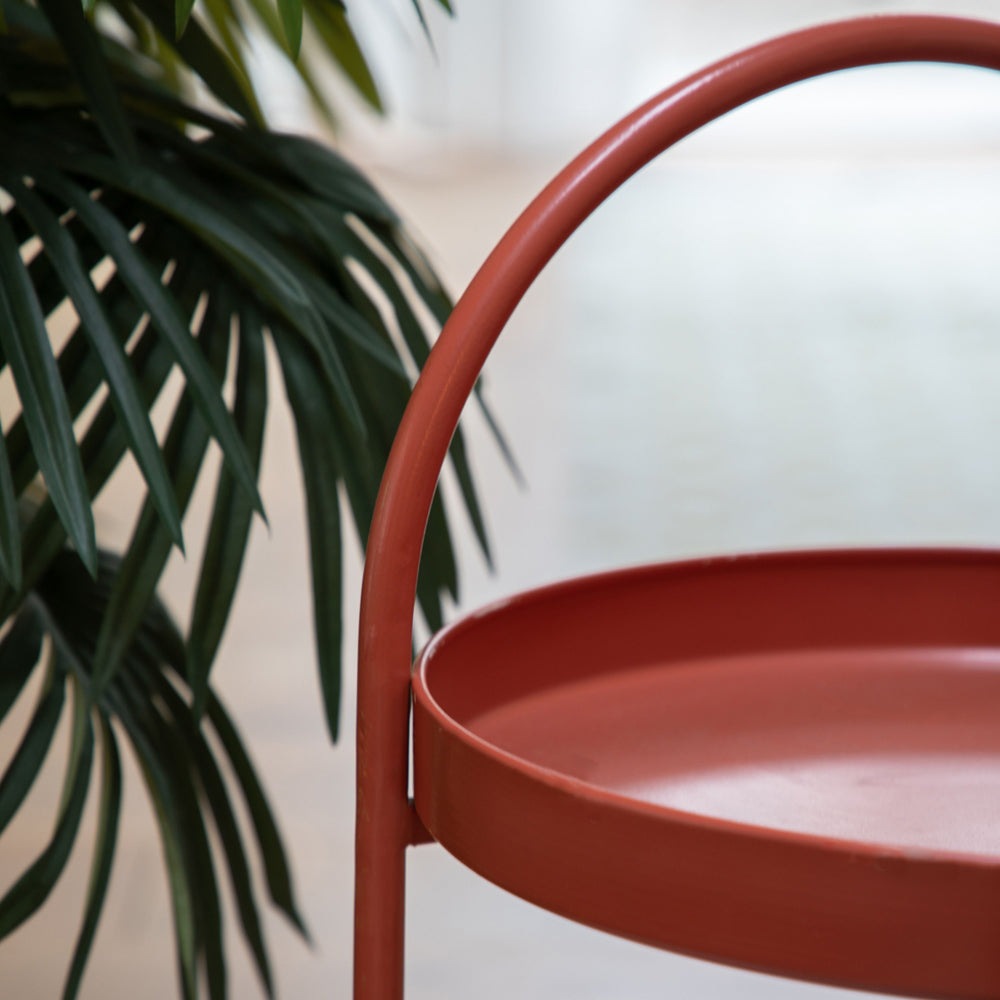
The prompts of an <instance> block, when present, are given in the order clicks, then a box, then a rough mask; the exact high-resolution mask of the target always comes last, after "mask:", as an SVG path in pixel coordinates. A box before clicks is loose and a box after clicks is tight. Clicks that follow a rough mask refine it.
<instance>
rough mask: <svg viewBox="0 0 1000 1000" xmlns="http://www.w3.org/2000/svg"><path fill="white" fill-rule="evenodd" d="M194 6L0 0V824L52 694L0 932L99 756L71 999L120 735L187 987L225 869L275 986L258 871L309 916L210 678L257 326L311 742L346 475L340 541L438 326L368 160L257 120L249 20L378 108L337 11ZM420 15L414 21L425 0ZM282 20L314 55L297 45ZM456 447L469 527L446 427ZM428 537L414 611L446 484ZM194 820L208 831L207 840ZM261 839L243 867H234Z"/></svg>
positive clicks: (252, 419) (66, 841)
mask: <svg viewBox="0 0 1000 1000" xmlns="http://www.w3.org/2000/svg"><path fill="white" fill-rule="evenodd" d="M439 2H441V3H442V4H443V5H444V6H447V3H446V0H439ZM192 8H193V0H177V2H176V5H175V4H174V2H173V0H101V2H100V3H96V0H84V2H83V5H82V6H81V2H80V0H38V2H37V4H35V3H30V2H27V0H3V3H2V11H3V14H4V16H5V26H4V31H3V34H2V35H0V190H2V194H0V209H2V212H0V352H2V358H0V361H2V364H3V365H4V366H5V367H9V369H10V373H11V375H12V378H13V383H14V385H15V387H16V391H17V398H18V400H19V406H18V407H17V408H16V409H15V411H14V412H13V413H12V414H10V415H8V417H7V418H6V419H5V425H6V426H7V428H8V429H7V431H6V433H5V434H4V435H0V577H2V579H0V616H2V620H3V622H4V623H5V624H4V631H3V634H2V639H0V721H2V720H3V718H4V717H5V716H7V715H8V713H9V710H10V709H11V708H12V706H13V705H14V704H15V702H17V701H18V700H19V698H20V697H21V696H22V695H23V697H28V696H29V694H28V692H29V690H30V689H35V690H37V694H36V695H35V697H36V702H35V704H34V706H33V708H32V709H31V711H30V712H29V715H28V721H27V724H26V726H25V727H24V730H23V733H22V734H20V739H19V742H18V745H17V748H16V750H15V752H14V753H13V755H12V756H11V758H10V759H9V760H8V761H7V762H5V765H0V766H2V770H3V773H2V778H0V833H2V831H3V829H4V828H5V827H6V826H7V824H8V823H9V821H10V820H11V818H12V817H13V816H14V815H15V814H16V813H17V812H18V809H19V807H20V806H21V805H22V803H23V802H24V799H25V797H26V795H27V793H28V791H29V790H30V789H31V788H32V786H33V784H34V782H35V780H36V778H37V777H38V775H39V772H40V769H41V767H42V764H43V762H44V761H45V759H46V755H47V753H48V751H49V749H50V747H51V745H52V743H53V740H54V737H55V734H56V732H57V730H58V729H59V726H60V720H61V719H62V718H63V717H64V716H68V717H69V718H68V721H67V722H66V725H67V726H69V727H70V730H71V736H70V750H69V756H68V760H67V763H66V766H65V772H64V778H63V792H62V796H61V799H60V801H59V803H58V806H57V808H56V810H55V819H54V823H53V829H52V834H51V837H50V839H49V841H48V843H47V844H45V845H44V847H43V849H42V850H41V851H40V852H39V853H38V855H37V856H36V857H34V858H30V859H25V861H24V868H23V872H22V873H21V875H20V877H18V878H17V879H16V880H15V881H14V883H13V884H12V885H11V886H10V887H9V888H7V889H6V891H5V893H4V894H3V895H2V898H0V938H3V937H6V936H7V935H9V934H11V933H12V932H13V931H15V930H16V929H17V927H19V926H20V925H21V924H22V923H23V922H24V921H25V920H27V919H28V918H29V917H31V915H32V914H33V913H35V912H36V911H37V910H38V908H39V907H40V906H41V905H42V904H43V903H44V902H45V900H46V898H47V897H48V895H49V893H50V891H51V890H52V888H53V886H54V884H55V883H56V881H57V880H58V878H59V876H60V874H61V872H62V871H63V868H64V866H65V864H66V861H67V858H68V855H69V852H70V849H71V847H72V846H73V843H74V840H75V838H76V835H77V831H78V829H79V826H80V821H81V815H82V812H83V809H84V805H85V803H86V801H87V798H88V790H89V787H90V784H91V779H92V776H93V774H94V772H95V771H99V775H100V776H99V782H100V790H99V806H98V815H99V822H98V829H97V834H96V837H95V841H94V844H93V850H92V862H91V875H90V883H89V889H88V892H87V895H86V899H85V901H84V903H83V916H82V920H81V925H80V931H79V935H78V938H77V940H76V942H75V946H74V948H73V951H72V955H71V957H70V958H69V959H68V971H67V975H66V979H65V992H64V995H65V996H66V997H72V996H74V995H75V994H76V993H77V990H78V988H79V985H80V982H81V979H82V976H83V972H84V968H85V964H86V961H87V957H88V954H89V952H90V948H91V944H92V941H93V938H94V933H95V929H96V926H97V922H98V919H99V916H100V913H101V909H102V904H103V902H104V898H105V893H106V889H107V885H108V879H109V875H110V871H111V867H112V861H113V856H114V852H115V843H116V836H117V828H118V819H119V811H120V810H119V807H120V801H121V794H122V776H121V765H120V749H119V747H120V745H121V744H124V745H126V746H127V747H129V748H130V750H131V752H132V754H133V755H134V757H135V759H136V761H137V763H138V766H139V770H140V772H141V774H142V777H143V779H144V782H145V785H146V789H147V792H148V796H149V799H150V802H151V805H152V807H153V811H154V813H155V817H156V821H157V824H158V827H159V831H160V837H161V841H162V848H163V855H164V858H165V862H166V874H167V879H168V883H169V888H170V895H171V900H172V907H173V915H174V926H175V942H176V950H177V957H178V967H179V970H180V974H179V975H180V987H181V990H182V993H183V995H184V996H185V997H195V996H197V995H198V994H199V990H200V989H206V988H207V992H208V994H209V996H211V997H213V998H216V997H222V996H224V995H225V993H226V974H225V970H226V963H225V956H224V954H223V946H222V938H221V930H220V926H221V921H220V907H221V903H220V893H219V888H218V881H219V880H218V879H217V877H216V869H217V868H218V867H220V866H224V867H225V868H226V869H228V874H229V877H230V880H231V882H232V885H233V887H234V902H235V910H236V912H237V915H238V919H239V921H240V924H241V926H242V929H243V932H244V936H245V938H246V941H247V944H248V947H249V951H250V953H251V955H252V958H253V960H254V962H255V964H256V967H257V969H258V971H259V974H260V979H261V982H262V984H263V987H264V989H265V990H266V992H267V993H268V994H269V995H270V994H271V992H272V990H273V984H272V978H271V973H270V969H269V964H268V956H267V950H266V946H265V942H264V938H263V933H262V929H261V922H260V916H259V914H260V906H261V897H262V895H263V894H265V893H266V896H267V897H268V898H269V900H270V903H271V904H272V905H273V906H275V907H276V908H277V909H279V910H280V911H282V912H284V913H285V914H286V915H287V916H288V917H289V918H290V919H291V920H292V921H293V923H294V924H295V925H296V926H298V927H299V928H300V929H302V928H303V925H302V920H301V918H300V916H299V913H298V911H297V909H296V904H295V897H294V893H293V890H292V884H291V878H290V875H289V866H288V862H287V859H286V856H285V851H284V849H283V847H282V843H281V839H280V837H279V835H278V830H277V826H276V823H275V820H274V818H273V816H272V814H271V811H270V809H269V807H268V803H267V800H266V797H265V795H264V792H263V790H262V787H261V783H260V781H259V779H258V778H257V776H256V774H255V772H254V769H253V766H252V764H251V762H250V758H249V756H248V754H247V751H246V749H245V747H244V745H243V742H242V740H241V739H240V737H239V735H238V733H237V730H236V728H235V727H234V725H233V722H232V721H231V719H230V718H229V716H228V714H227V713H226V711H225V709H224V707H223V705H222V703H221V702H220V701H219V699H218V697H217V696H216V695H215V693H214V692H213V690H212V687H211V684H210V680H209V678H210V668H211V665H212V662H213V660H214V658H215V655H216V651H217V649H218V647H219V642H220V640H221V637H222V633H223V629H224V626H225V622H226V619H227V616H228V614H229V611H230V607H231V604H232V600H233V595H234V592H235V590H236V586H237V581H238V579H239V576H240V570H241V565H242V559H243V554H244V551H245V548H246V545H247V539H248V532H249V529H250V525H251V521H252V519H253V516H254V514H255V513H258V514H260V513H262V511H263V504H262V501H261V498H260V496H259V495H258V492H257V474H258V469H259V463H260V456H261V449H262V444H263V438H264V429H265V416H266V411H267V399H268V389H269V385H268V381H269V380H268V369H267V364H266V356H265V343H266V341H267V340H268V339H269V340H270V342H271V344H272V345H273V348H274V350H275V353H276V356H277V359H278V362H279V365H280V373H281V378H282V381H283V384H284V389H285V393H286V395H287V398H288V401H289V403H290V405H291V409H292V413H293V416H294V420H295V427H296V433H297V440H298V446H299V452H300V459H301V468H302V478H303V484H304V492H305V501H306V505H307V512H308V524H309V537H310V553H311V567H312V584H313V597H314V621H315V639H316V648H317V658H318V663H319V673H320V678H321V682H322V690H323V694H324V703H325V704H324V707H325V714H326V719H327V723H328V726H329V730H330V733H331V735H333V736H335V735H336V730H337V718H338V711H339V700H340V683H339V680H340V645H341V626H340V605H341V579H340V575H341V571H340V561H341V547H342V544H343V536H344V533H345V531H346V530H347V528H346V525H344V524H342V523H341V504H340V498H341V494H342V493H343V494H344V496H346V507H347V508H348V509H349V511H350V514H351V519H352V520H353V522H354V526H355V528H356V530H357V532H358V533H359V535H360V537H361V540H362V542H363V541H364V539H365V536H366V533H367V529H368V524H369V518H370V514H371V508H372V504H373V501H374V496H375V491H376V488H377V484H378V479H379V476H380V473H381V469H382V466H383V463H384V460H385V457H386V454H387V450H388V446H389V443H390V441H391V438H392V435H393V432H394V429H395V426H396V423H397V421H398V418H399V416H400V414H401V412H402V408H403V406H404V405H405V402H406V399H407V396H408V393H409V390H410V385H411V380H410V376H409V373H410V372H412V371H413V370H415V369H416V368H418V367H419V366H420V365H421V364H422V362H423V360H424V358H425V356H426V353H427V350H428V342H427V336H428V329H427V326H428V323H429V320H428V319H427V318H426V317H428V316H432V317H434V318H435V321H436V322H440V321H441V320H442V319H443V317H444V316H445V315H446V314H447V312H448V310H449V308H450V303H449V300H448V297H447V295H446V294H445V292H444V291H443V289H442V288H441V286H440V284H439V283H438V281H437V279H436V278H435V277H434V274H433V272H432V271H431V269H430V268H429V267H428V265H427V262H426V260H425V259H424V258H423V257H422V255H421V254H420V252H419V250H418V249H417V248H416V247H415V246H414V244H413V243H412V242H411V241H410V240H409V239H408V237H407V235H406V233H405V231H404V230H403V228H402V226H401V223H400V220H399V218H398V216H397V215H396V213H395V212H394V211H393V210H392V208H390V206H389V205H387V204H386V202H385V201H384V200H383V199H382V197H381V196H380V195H379V194H378V192H377V191H376V190H375V189H374V188H373V187H372V185H371V184H369V183H368V182H367V181H366V179H365V178H364V177H363V176H362V175H361V174H360V173H359V172H358V171H357V170H355V169H354V168H353V167H352V166H350V165H349V164H348V163H347V162H346V161H345V160H344V159H343V158H341V157H340V156H338V155H337V154H336V153H334V152H332V151H330V150H329V149H326V148H324V147H323V146H321V145H318V144H316V143H313V142H311V141H307V140H305V139H303V138H299V137H295V136H291V135H283V134H280V133H276V132H274V131H272V130H270V129H269V128H268V126H267V125H266V123H265V122H264V120H263V116H262V114H261V112H260V108H259V102H258V100H257V96H256V94H255V91H254V86H253V84H252V82H251V80H250V76H249V74H248V72H247V68H246V63H245V55H246V50H247V45H248V37H250V36H252V35H256V36H258V37H263V38H265V39H269V40H270V43H271V44H276V45H280V46H281V47H282V49H283V50H284V51H285V52H286V53H287V54H288V56H289V58H291V59H293V60H294V59H296V57H298V59H297V62H296V66H297V68H298V71H299V73H300V74H301V76H302V78H303V80H304V81H305V83H306V85H307V87H308V89H309V92H310V93H311V95H312V97H313V99H314V100H315V101H316V103H317V105H318V106H319V107H320V109H321V110H323V111H324V112H325V113H327V114H329V113H330V108H329V107H328V106H327V105H326V104H325V103H324V99H323V95H322V92H321V91H320V88H319V87H318V85H317V83H316V77H315V68H316V66H317V63H318V61H321V60H322V59H324V58H325V59H332V61H333V62H334V63H336V64H337V65H339V67H340V68H341V69H342V70H343V71H344V72H345V73H346V75H347V76H348V78H349V79H350V80H351V81H352V82H353V83H354V85H355V86H356V88H357V90H358V91H359V92H360V93H361V94H362V95H363V96H364V97H365V98H366V99H367V100H368V101H369V103H371V104H372V105H373V106H374V107H376V108H378V107H380V100H379V96H378V91H377V89H376V87H375V84H374V82H373V80H372V76H371V74H370V73H369V71H368V68H367V66H366V63H365V60H364V57H363V55H362V53H361V50H360V48H359V46H358V44H357V41H356V40H355V37H354V35H353V34H352V31H351V28H350V25H349V22H348V20H347V17H346V12H345V10H344V7H343V5H342V4H341V3H339V2H338V0H278V3H277V6H276V7H274V8H272V7H271V6H270V4H269V3H268V0H247V2H246V3H245V4H244V3H239V4H237V3H236V0H204V4H203V7H201V8H199V10H198V11H194V10H192ZM415 8H416V12H417V14H418V15H419V16H420V18H421V20H422V19H423V15H422V12H421V10H420V6H419V0H415ZM303 25H305V30H306V32H307V35H311V36H312V38H311V42H312V48H310V50H309V51H310V52H311V53H313V54H312V56H311V58H309V59H306V58H304V57H301V56H299V46H300V43H301V40H302V35H303ZM196 94H200V95H202V99H201V100H196V99H195V96H194V95H196ZM206 98H207V99H206ZM210 106H211V107H215V108H216V110H206V107H210ZM60 323H62V324H63V325H64V326H66V327H67V330H68V332H67V333H66V334H65V335H63V336H60V335H59V334H58V333H57V329H58V327H59V324H60ZM175 370H177V371H179V372H180V373H181V375H182V383H183V388H182V391H181V392H180V393H179V394H178V396H177V399H176V402H175V405H174V409H173V412H172V416H171V418H170V421H169V426H168V427H167V428H166V431H165V433H163V434H161V439H158V438H157V435H156V433H155V432H154V428H153V425H152V423H151V419H150V411H151V408H152V407H153V405H154V402H155V401H156V400H157V399H158V398H159V397H160V395H161V394H162V392H163V390H164V385H165V383H166V381H167V378H168V376H169V375H170V374H171V372H172V371H175ZM213 439H214V441H216V442H217V443H218V445H219V447H220V449H221V452H222V456H223V461H222V463H221V467H220V470H219V473H218V479H217V483H216V488H215V501H214V508H213V511H212V514H211V523H210V527H209V532H208V537H207V542H206V544H205V546H204V551H203V552H202V553H201V556H200V559H201V563H200V575H199V578H198V584H197V587H196V590H195V594H194V598H193V603H192V609H191V624H190V628H189V629H188V631H187V634H186V635H183V634H182V633H181V631H180V630H179V628H178V627H177V625H176V624H175V623H174V621H173V620H172V619H171V617H170V615H169V614H168V613H167V611H166V610H165V608H164V606H163V604H162V603H161V601H160V600H159V598H158V597H157V585H158V581H159V579H160V577H161V574H162V572H163V570H164V567H165V564H166V562H167V559H168V556H169V554H170V551H171V549H172V547H173V546H182V545H183V532H182V523H183V519H184V515H185V511H186V509H187V506H188V502H189V500H190V498H191V495H192V492H193V489H194V486H195V483H196V481H197V480H198V478H199V475H200V473H201V471H202V466H203V464H204V460H205V456H206V452H207V449H208V445H209V443H210V441H211V440H213ZM127 454H131V455H132V456H133V458H134V460H135V462H136V464H137V465H138V467H139V469H140V470H141V472H142V475H143V478H144V480H145V485H146V496H145V498H144V500H143V502H142V504H141V506H140V508H139V510H138V514H137V517H136V521H135V525H134V529H133V532H132V535H131V540H130V543H129V545H128V547H127V548H126V550H125V551H124V552H123V553H121V554H120V555H115V554H112V553H110V552H107V551H105V550H104V549H103V548H102V547H101V546H100V543H99V539H98V538H97V535H96V532H95V527H94V517H93V509H92V508H93V502H94V499H95V498H96V497H97V495H98V494H99V493H100V491H101V490H102V488H103V487H104V486H105V484H106V483H107V482H108V480H109V478H110V477H111V475H112V473H113V472H114V470H115V469H116V468H117V467H118V465H119V463H120V462H121V461H122V459H123V457H124V456H126V455H127ZM452 460H453V465H454V469H455V471H456V473H457V478H458V481H459V483H460V485H461V489H462V493H463V496H464V501H465V506H466V508H467V510H468V512H469V514H470V515H471V519H472V523H473V525H474V527H475V530H476V532H477V535H478V537H479V539H480V542H481V544H482V545H483V548H484V551H485V547H486V541H485V535H484V531H483V525H482V520H481V517H480V513H479V509H478V506H477V502H476V498H475V495H474V492H473V486H472V480H471V476H470V471H469V467H468V463H467V460H466V455H465V450H464V446H463V443H462V439H461V437H458V438H456V440H455V442H454V445H453V448H452ZM425 552H426V557H425V562H424V571H423V576H422V578H421V583H420V593H419V598H420V604H421V608H422V610H423V613H424V615H425V617H426V618H427V620H428V622H429V624H430V625H431V626H432V627H434V626H436V625H437V624H438V623H439V622H440V619H441V595H442V594H443V593H451V594H454V593H455V588H456V571H455V562H454V559H453V556H452V550H451V543H450V541H449V529H448V525H447V521H446V516H445V512H444V508H443V506H442V504H441V502H440V500H438V502H437V503H436V505H435V509H434V511H433V513H432V516H431V521H430V524H429V528H428V538H427V545H426V550H425ZM38 674H40V675H41V678H40V680H39V681H38V683H36V684H34V685H29V683H28V682H29V679H31V678H32V677H33V676H36V675H38ZM36 679H37V678H36ZM67 693H68V694H69V699H68V700H69V702H70V705H69V708H68V709H67V707H66V701H67ZM95 758H96V762H95ZM227 775H228V777H227ZM236 799H242V800H243V803H244V805H245V807H246V809H247V813H248V815H249V817H250V823H249V824H248V827H249V829H248V830H247V831H244V830H243V829H242V828H241V825H240V824H239V823H238V822H237V819H236V809H235V807H234V800H236ZM210 826H211V827H214V830H215V835H216V839H217V843H218V844H220V845H221V851H213V849H212V847H211V846H210V845H211V843H212V841H211V839H210V836H209V832H208V831H209V827H210ZM254 853H257V854H259V856H260V858H261V859H262V864H261V868H262V870H263V881H264V883H265V885H264V886H263V887H261V886H258V885H257V884H256V882H255V879H254V877H253V876H252V875H251V869H252V865H251V861H250V857H249V856H251V855H252V854H254Z"/></svg>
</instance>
